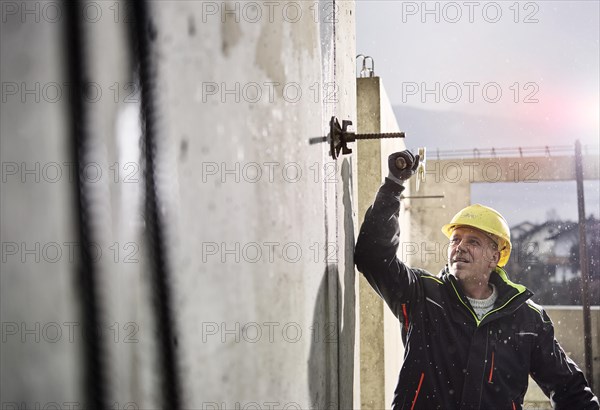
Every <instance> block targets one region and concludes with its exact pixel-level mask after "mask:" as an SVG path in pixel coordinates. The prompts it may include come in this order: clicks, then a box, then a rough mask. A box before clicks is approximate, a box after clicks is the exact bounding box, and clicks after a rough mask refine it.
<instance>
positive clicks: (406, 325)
mask: <svg viewBox="0 0 600 410" xmlns="http://www.w3.org/2000/svg"><path fill="white" fill-rule="evenodd" d="M402 314H403V315H404V328H405V329H406V331H408V313H407V312H406V303H403V304H402Z"/></svg>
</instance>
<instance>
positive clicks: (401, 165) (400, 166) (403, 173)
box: [388, 150, 419, 185]
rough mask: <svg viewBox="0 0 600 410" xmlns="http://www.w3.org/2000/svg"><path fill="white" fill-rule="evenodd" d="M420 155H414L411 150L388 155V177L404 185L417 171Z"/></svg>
mask: <svg viewBox="0 0 600 410" xmlns="http://www.w3.org/2000/svg"><path fill="white" fill-rule="evenodd" d="M418 166H419V156H418V155H416V156H415V155H413V154H412V153H411V152H410V151H409V150H405V151H401V152H394V153H393V154H391V155H390V156H389V157H388V169H389V170H390V173H389V174H388V178H389V179H391V180H392V181H394V182H396V183H398V184H400V185H402V183H403V182H404V181H406V180H407V179H409V178H410V177H411V176H413V174H414V173H415V172H416V171H417V167H418Z"/></svg>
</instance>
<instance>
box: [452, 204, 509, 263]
mask: <svg viewBox="0 0 600 410" xmlns="http://www.w3.org/2000/svg"><path fill="white" fill-rule="evenodd" d="M459 226H470V227H473V228H477V229H479V230H481V231H483V232H486V233H488V234H491V235H493V236H494V237H493V238H492V239H494V241H495V242H496V243H497V244H498V250H499V251H500V260H499V261H498V266H500V267H502V266H504V265H506V262H508V258H510V251H511V249H512V244H511V243H510V228H509V227H508V223H507V222H506V219H504V217H503V216H502V215H500V213H499V212H498V211H496V210H495V209H492V208H490V207H487V206H483V205H480V204H475V205H469V206H468V207H466V208H464V209H463V210H461V211H459V212H458V213H457V214H456V215H454V218H452V220H451V221H450V223H449V224H446V225H444V226H442V232H443V233H444V235H446V237H447V238H450V236H451V235H452V231H454V229H455V228H457V227H459Z"/></svg>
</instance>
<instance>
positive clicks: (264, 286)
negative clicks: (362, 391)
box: [154, 1, 355, 408]
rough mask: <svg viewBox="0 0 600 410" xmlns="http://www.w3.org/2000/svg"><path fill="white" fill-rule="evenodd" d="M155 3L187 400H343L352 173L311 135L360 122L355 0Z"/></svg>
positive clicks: (226, 403)
mask: <svg viewBox="0 0 600 410" xmlns="http://www.w3.org/2000/svg"><path fill="white" fill-rule="evenodd" d="M257 4H258V5H259V6H260V3H257ZM278 4H279V3H278ZM154 5H155V7H156V16H157V27H158V32H157V46H158V48H159V55H160V57H161V62H160V66H159V75H160V81H159V84H160V87H161V88H160V95H161V98H162V100H161V101H160V104H161V105H160V106H161V112H162V113H163V115H164V116H163V117H162V118H161V135H162V136H164V138H165V140H164V146H165V149H164V151H163V154H162V155H163V158H162V160H163V161H164V163H165V164H174V166H175V169H176V172H175V173H174V174H173V175H171V176H170V177H171V178H172V181H173V182H172V186H171V189H170V190H169V192H168V197H169V198H170V199H171V202H170V203H169V204H168V207H167V209H166V210H165V212H166V213H167V214H168V215H169V216H170V218H169V219H170V220H171V221H172V224H171V226H170V236H171V238H172V246H171V254H172V260H173V265H174V266H173V270H174V271H175V272H176V273H177V275H176V278H175V279H176V282H175V284H174V285H175V294H176V299H175V302H176V313H177V325H178V327H179V328H180V329H181V340H179V347H180V350H179V352H180V357H181V358H182V359H183V361H182V363H181V367H182V371H183V379H182V380H183V381H184V395H185V397H184V403H185V405H186V406H188V407H192V408H203V407H204V408H206V407H210V406H219V408H221V407H223V408H234V407H235V406H236V405H239V406H241V407H243V406H245V405H248V404H249V403H258V404H259V405H260V406H261V407H265V406H266V403H277V404H271V405H272V406H274V408H284V407H285V406H288V408H300V407H301V408H309V407H316V406H318V407H319V408H324V407H328V406H333V407H337V406H339V403H340V398H339V393H338V392H339V391H341V390H342V387H341V384H345V383H347V382H350V383H351V381H352V379H351V376H352V369H351V366H350V368H348V367H347V366H346V364H344V365H341V359H342V358H343V357H344V355H349V357H350V358H352V357H353V352H349V350H350V347H351V345H349V344H348V343H346V336H347V335H346V332H349V333H352V329H353V326H352V323H353V315H354V312H353V304H352V300H351V298H350V296H351V295H350V294H349V293H348V292H351V291H352V289H353V281H354V277H349V276H348V274H347V266H349V265H350V266H351V262H350V261H349V260H347V258H348V256H349V255H351V254H350V253H349V252H347V249H346V246H347V244H346V235H345V230H346V229H349V230H350V232H351V231H352V230H353V229H354V228H353V223H352V217H351V214H348V213H345V211H344V209H343V207H342V203H349V202H350V199H349V198H351V196H352V186H351V185H352V183H351V179H350V175H351V168H352V167H351V162H350V160H349V159H347V158H344V159H340V160H338V162H337V163H335V162H332V161H331V160H330V159H329V158H328V147H327V146H326V144H320V145H312V146H309V145H308V139H309V138H311V137H315V136H321V135H325V134H326V133H327V132H328V123H329V118H330V116H331V115H334V114H336V115H337V116H338V117H339V118H340V120H341V119H345V118H352V116H354V109H353V107H354V106H355V102H354V97H353V95H354V91H353V89H354V88H353V87H355V83H354V72H353V67H354V65H353V64H350V63H351V61H350V60H349V58H348V55H352V54H353V50H351V49H347V50H346V48H348V47H349V45H351V44H353V43H352V42H351V39H352V38H353V36H354V33H353V23H352V22H353V17H351V12H352V8H353V4H352V3H345V2H344V3H343V4H342V5H335V6H334V4H333V3H332V2H322V3H319V4H317V3H305V2H289V3H288V2H286V3H281V4H279V6H278V7H276V8H274V14H273V18H272V20H269V13H268V12H267V11H268V10H266V9H263V10H262V18H259V19H256V18H255V17H257V16H258V14H257V10H255V9H252V10H250V9H248V8H247V6H246V3H244V2H229V3H227V2H225V3H214V2H204V3H203V2H185V1H182V2H168V3H154ZM207 6H210V7H213V6H216V7H217V10H216V13H215V14H211V13H212V11H211V10H213V9H210V10H208V9H207ZM299 6H301V8H300V9H298V7H299ZM315 6H316V8H315ZM221 7H227V10H225V11H223V9H220V8H221ZM253 7H254V6H253ZM209 11H210V13H209ZM333 11H335V12H336V16H337V18H338V23H337V24H336V30H333V20H329V19H330V17H331V16H330V14H331V13H332V12H333ZM315 12H316V13H317V14H315ZM244 13H246V14H244ZM250 13H252V14H250ZM282 13H288V14H282ZM315 16H317V20H316V21H315ZM236 18H237V20H236ZM296 18H299V20H296ZM350 23H352V24H350ZM338 42H339V46H338V47H339V48H338V50H339V54H336V51H335V50H336V44H338ZM350 66H351V67H352V70H349V67H350ZM336 87H338V88H337V92H336V93H335V95H333V94H331V92H332V90H336ZM271 90H272V96H271V95H270V92H271ZM259 93H260V98H259ZM336 99H337V100H336ZM350 209H351V208H350ZM347 379H349V380H347ZM343 389H344V391H345V392H351V391H352V388H351V386H350V387H348V386H344V387H343ZM349 397H352V395H351V394H350V396H349ZM236 403H237V404H236Z"/></svg>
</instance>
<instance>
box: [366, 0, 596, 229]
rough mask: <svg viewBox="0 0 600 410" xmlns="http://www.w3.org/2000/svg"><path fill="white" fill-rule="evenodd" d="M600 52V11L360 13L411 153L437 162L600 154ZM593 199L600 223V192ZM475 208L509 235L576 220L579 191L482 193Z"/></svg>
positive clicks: (538, 6)
mask: <svg viewBox="0 0 600 410" xmlns="http://www.w3.org/2000/svg"><path fill="white" fill-rule="evenodd" d="M599 41H600V2H598V1H534V2H532V1H521V2H516V1H496V2H493V1H473V2H462V1H456V2H439V1H427V2H423V1H396V0H387V1H374V0H368V1H365V0H358V1H357V2H356V43H357V50H356V51H357V54H364V55H368V56H372V57H373V59H374V60H375V75H377V76H380V77H381V78H382V82H383V84H384V86H385V89H386V92H387V94H388V96H389V98H390V102H391V103H392V105H393V106H394V111H395V113H396V118H397V120H398V124H399V126H400V129H401V130H403V131H405V132H406V135H407V138H406V140H405V141H406V145H407V147H409V148H410V149H412V150H416V149H417V147H419V146H426V147H427V148H428V152H429V153H430V155H431V154H432V153H435V152H436V150H439V151H440V152H442V153H443V152H446V151H448V150H453V149H454V150H456V149H473V148H477V149H479V150H480V151H484V150H486V149H491V148H508V147H511V148H512V147H524V148H526V147H544V146H550V147H555V146H573V144H574V143H575V140H576V139H579V140H580V141H581V143H582V144H583V145H584V148H585V147H586V146H587V152H596V153H598V152H599V148H598V144H599V134H600V126H599V123H600V106H599V87H600V81H599V77H600V74H599V73H600V64H599V56H600V52H599V50H600V44H599ZM359 65H360V64H359ZM359 70H360V67H359ZM571 152H573V151H571ZM560 155H565V154H564V153H562V154H560ZM430 158H431V156H430ZM585 191H586V213H587V214H588V215H590V214H594V215H595V216H596V217H598V214H599V212H600V202H599V197H600V189H599V183H598V181H587V182H586V184H585ZM516 198H518V199H519V201H518V202H516V201H515V199H516ZM568 198H572V199H573V200H572V201H571V200H569V199H568ZM472 200H473V201H474V202H482V203H487V204H488V205H491V206H494V207H496V208H497V209H498V210H499V211H500V212H504V213H506V216H507V219H509V220H510V221H511V225H514V224H517V223H519V222H522V221H526V220H529V221H538V222H543V219H544V218H545V216H546V214H547V213H548V212H549V211H550V210H551V209H552V208H554V209H556V211H557V213H558V215H559V217H561V218H564V219H570V220H573V221H574V220H576V219H577V202H576V196H575V182H560V183H558V182H556V183H554V182H549V183H539V184H534V185H532V184H473V186H472Z"/></svg>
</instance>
